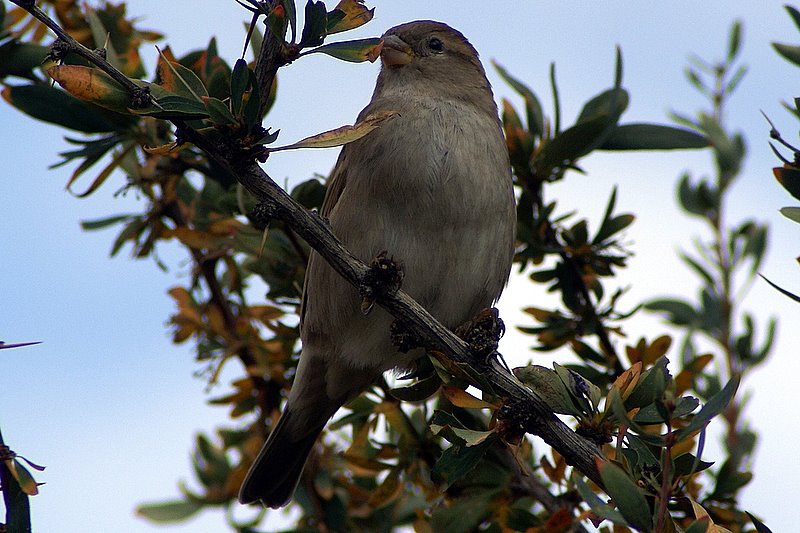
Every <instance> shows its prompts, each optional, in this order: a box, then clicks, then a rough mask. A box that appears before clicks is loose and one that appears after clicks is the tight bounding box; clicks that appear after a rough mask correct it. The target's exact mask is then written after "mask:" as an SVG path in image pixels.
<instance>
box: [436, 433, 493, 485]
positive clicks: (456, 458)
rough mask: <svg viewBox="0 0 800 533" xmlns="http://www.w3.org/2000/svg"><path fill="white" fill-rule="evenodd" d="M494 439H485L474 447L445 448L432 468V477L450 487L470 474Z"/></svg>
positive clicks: (453, 446) (455, 446) (454, 446)
mask: <svg viewBox="0 0 800 533" xmlns="http://www.w3.org/2000/svg"><path fill="white" fill-rule="evenodd" d="M495 440H496V439H494V438H491V439H486V440H484V441H483V442H481V443H480V444H478V445H476V446H459V445H456V444H454V445H452V446H450V447H449V448H447V449H446V450H445V451H444V452H442V455H441V456H440V457H439V459H438V460H437V461H436V464H435V465H434V467H433V472H432V473H433V475H435V476H437V477H439V478H440V479H443V480H444V482H445V485H447V486H450V485H452V484H453V483H455V482H456V481H458V480H459V479H461V478H463V477H464V476H466V475H467V474H469V473H470V472H472V471H473V470H474V469H475V467H476V466H478V463H479V462H480V460H481V459H482V458H483V456H484V455H485V454H486V452H487V451H488V450H489V447H490V446H491V445H492V443H493V442H494V441H495Z"/></svg>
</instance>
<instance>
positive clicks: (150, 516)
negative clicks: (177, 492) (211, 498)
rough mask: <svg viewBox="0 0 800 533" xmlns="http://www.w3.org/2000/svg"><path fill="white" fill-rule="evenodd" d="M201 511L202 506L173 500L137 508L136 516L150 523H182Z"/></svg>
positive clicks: (188, 501)
mask: <svg viewBox="0 0 800 533" xmlns="http://www.w3.org/2000/svg"><path fill="white" fill-rule="evenodd" d="M201 509H203V504H202V503H200V502H195V501H193V500H175V501H169V502H162V503H149V504H143V505H140V506H139V507H137V509H136V514H137V515H139V516H141V517H142V518H145V519H147V520H150V521H151V522H159V523H171V522H182V521H184V520H186V519H187V518H190V517H192V516H194V515H195V514H197V513H198V512H199V511H200V510H201Z"/></svg>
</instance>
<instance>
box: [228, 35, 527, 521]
mask: <svg viewBox="0 0 800 533" xmlns="http://www.w3.org/2000/svg"><path fill="white" fill-rule="evenodd" d="M382 39H383V48H382V49H381V52H380V58H381V68H380V72H379V74H378V78H377V82H376V85H375V90H374V92H373V95H372V99H371V100H370V102H369V104H368V105H367V106H366V107H365V108H364V109H363V111H361V113H360V114H359V117H358V119H359V120H362V119H364V118H365V117H368V116H370V115H371V114H373V113H378V112H386V111H393V112H396V113H397V115H396V116H394V118H392V119H391V120H388V121H386V122H385V123H384V124H382V125H381V126H380V127H379V128H378V129H377V130H375V131H374V132H372V133H370V134H369V135H367V136H365V137H363V138H361V139H359V140H357V141H354V142H352V143H350V144H347V145H345V146H344V147H343V148H342V150H341V152H340V154H339V158H338V160H337V162H336V165H335V166H334V169H333V171H332V173H331V175H330V177H329V180H328V187H327V192H326V195H325V198H324V201H323V204H322V207H321V209H320V214H321V216H323V217H325V218H326V219H327V220H328V222H329V224H330V227H331V229H332V231H333V233H334V234H335V235H336V236H337V238H338V239H340V240H341V241H342V243H343V244H344V245H345V246H346V247H347V248H348V249H349V250H350V251H351V252H352V253H353V254H354V255H355V256H356V257H358V258H359V259H361V260H363V261H365V262H369V261H370V260H371V259H372V258H375V257H376V256H378V255H379V254H380V253H381V252H388V253H389V254H391V256H392V257H393V258H396V259H398V260H399V261H400V262H401V264H402V270H403V279H402V289H403V290H404V291H406V292H407V293H408V294H409V295H410V296H411V297H412V298H414V299H415V300H416V301H417V302H418V303H420V304H421V305H422V306H423V307H425V308H426V309H427V310H428V311H429V312H430V313H431V314H432V315H433V316H434V317H435V318H436V319H437V320H439V321H440V322H441V323H442V324H443V325H445V326H446V327H448V328H450V329H455V328H457V327H458V326H459V325H461V324H463V323H465V322H467V321H468V320H470V319H471V318H473V317H475V316H476V315H478V313H480V312H481V311H482V310H483V309H485V308H487V307H490V306H491V305H493V304H494V302H496V301H497V299H498V298H499V296H500V293H501V292H502V290H503V288H504V287H505V285H506V283H507V281H508V277H509V273H510V270H511V264H512V260H513V256H514V244H515V223H516V215H515V200H514V191H513V185H512V177H511V165H510V162H509V156H508V151H507V149H506V144H505V139H504V137H503V132H502V127H501V123H500V120H499V118H498V112H497V105H496V103H495V101H494V96H493V94H492V89H491V86H490V84H489V81H488V79H487V77H486V72H485V71H484V68H483V66H482V64H481V62H480V59H479V57H478V53H477V52H476V50H475V48H474V47H473V46H472V45H471V44H470V43H469V41H467V39H466V38H465V37H464V36H463V35H462V34H461V33H460V32H459V31H457V30H455V29H453V28H451V27H449V26H448V25H446V24H444V23H441V22H435V21H431V20H419V21H414V22H409V23H405V24H401V25H399V26H395V27H393V28H391V29H389V30H387V31H386V32H385V33H384V35H383V36H382ZM361 301H362V297H361V296H360V295H359V291H358V289H356V288H354V287H353V286H352V285H350V284H349V283H348V282H346V281H345V280H344V279H343V278H341V277H340V276H339V274H337V273H336V272H335V271H334V270H333V269H332V268H331V267H330V266H329V265H328V264H327V263H326V262H325V260H324V259H323V258H322V257H321V256H319V255H318V254H317V253H316V252H312V253H311V254H310V256H309V260H308V265H307V268H306V277H305V283H304V288H303V300H302V304H301V310H300V316H301V322H300V338H301V341H302V348H301V353H300V360H299V363H298V366H297V370H296V373H295V376H294V382H293V384H292V387H291V390H290V392H289V394H288V398H287V401H286V404H285V407H284V410H283V413H282V415H281V417H280V419H279V420H278V422H277V424H276V425H275V427H274V428H273V429H272V431H271V432H270V434H269V436H268V438H267V441H266V443H265V444H264V446H263V448H262V449H261V451H260V453H259V454H258V456H257V457H256V459H255V461H254V462H253V464H252V466H251V467H250V470H249V471H248V473H247V475H246V477H245V480H244V482H243V483H242V486H241V489H240V492H239V501H240V502H241V503H243V504H248V503H254V502H257V501H260V502H261V503H262V504H263V505H265V506H267V507H270V508H275V509H277V508H280V507H282V506H284V505H286V504H288V503H289V501H291V498H292V496H293V495H294V492H295V489H296V487H297V484H298V482H299V479H300V476H301V474H302V471H303V467H304V465H305V463H306V459H307V458H308V455H309V453H310V451H311V450H312V448H313V446H314V443H315V442H316V440H317V437H318V436H319V435H320V434H321V433H322V431H323V429H324V427H325V425H326V424H327V422H328V420H329V419H330V418H331V417H333V415H334V414H335V413H336V411H337V410H338V409H339V407H341V406H342V405H344V404H345V403H347V402H348V401H350V400H352V399H354V398H355V397H357V396H358V395H359V394H360V393H361V392H363V391H364V390H365V389H366V388H368V387H369V385H370V384H371V383H372V382H373V381H374V380H375V379H376V378H378V377H379V376H381V375H382V374H383V373H384V372H386V371H389V370H392V369H406V368H409V367H410V366H411V365H412V363H413V361H414V359H416V358H418V357H420V356H421V355H423V354H424V352H421V349H415V350H411V351H410V352H409V353H401V352H400V351H398V349H397V348H396V347H395V346H393V344H392V340H391V333H390V327H391V324H392V321H393V318H392V316H391V315H390V314H389V313H388V312H386V311H385V310H383V309H381V308H379V307H377V306H376V307H375V308H374V309H372V310H371V312H369V313H368V314H367V315H366V316H365V315H364V313H363V312H362V309H361Z"/></svg>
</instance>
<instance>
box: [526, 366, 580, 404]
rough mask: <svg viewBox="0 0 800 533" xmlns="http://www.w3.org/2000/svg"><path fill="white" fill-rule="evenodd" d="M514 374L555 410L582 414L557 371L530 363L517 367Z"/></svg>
mask: <svg viewBox="0 0 800 533" xmlns="http://www.w3.org/2000/svg"><path fill="white" fill-rule="evenodd" d="M514 375H515V376H516V377H517V379H519V380H520V381H521V382H522V383H524V384H525V385H526V386H527V387H528V388H530V389H531V390H532V391H534V392H535V393H536V394H537V395H538V396H539V397H540V398H541V399H542V400H544V401H545V403H546V404H547V405H548V406H549V407H550V409H552V410H553V412H555V413H558V414H562V415H572V416H578V415H580V409H578V407H577V406H576V405H575V403H574V402H573V401H572V397H571V396H570V394H569V392H568V391H567V388H566V386H565V385H564V382H563V381H561V378H559V377H558V374H556V373H555V371H553V370H551V369H549V368H546V367H543V366H539V365H528V366H526V367H520V368H515V369H514Z"/></svg>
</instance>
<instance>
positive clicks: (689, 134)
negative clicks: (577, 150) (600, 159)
mask: <svg viewBox="0 0 800 533" xmlns="http://www.w3.org/2000/svg"><path fill="white" fill-rule="evenodd" d="M708 146H710V143H709V142H708V139H707V138H706V137H705V136H703V135H700V134H699V133H697V132H694V131H691V130H687V129H683V128H676V127H674V126H665V125H662V124H623V125H620V126H617V127H616V128H614V129H613V130H612V131H611V133H610V135H609V136H608V138H607V139H606V140H605V141H604V142H603V144H601V145H600V146H599V147H598V149H600V150H687V149H695V148H708Z"/></svg>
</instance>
